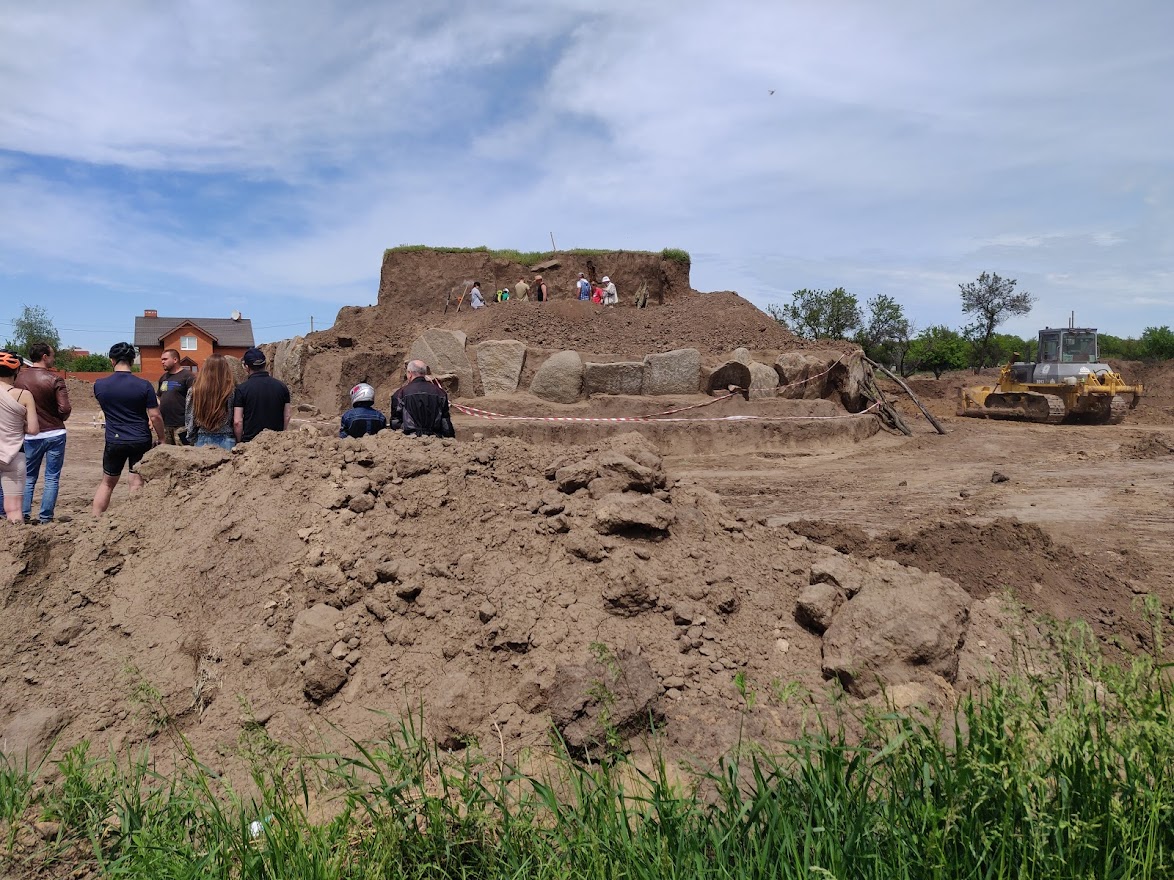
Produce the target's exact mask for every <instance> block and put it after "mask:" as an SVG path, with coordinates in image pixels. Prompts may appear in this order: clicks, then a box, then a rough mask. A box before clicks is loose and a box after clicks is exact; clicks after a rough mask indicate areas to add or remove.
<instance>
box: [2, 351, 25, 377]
mask: <svg viewBox="0 0 1174 880" xmlns="http://www.w3.org/2000/svg"><path fill="white" fill-rule="evenodd" d="M20 367H21V360H20V357H19V356H17V355H15V354H13V353H12V352H10V351H0V371H3V372H0V375H3V376H15V375H16V373H17V371H18V370H19V369H20Z"/></svg>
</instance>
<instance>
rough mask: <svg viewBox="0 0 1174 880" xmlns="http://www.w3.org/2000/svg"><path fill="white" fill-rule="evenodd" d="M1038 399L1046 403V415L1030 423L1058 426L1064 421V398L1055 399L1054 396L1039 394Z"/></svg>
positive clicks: (1065, 409) (1066, 412)
mask: <svg viewBox="0 0 1174 880" xmlns="http://www.w3.org/2000/svg"><path fill="white" fill-rule="evenodd" d="M1040 397H1042V398H1043V399H1044V400H1046V401H1047V404H1048V414H1047V415H1046V416H1045V417H1044V418H1042V419H1040V418H1037V419H1033V420H1032V421H1035V422H1037V423H1039V424H1043V425H1058V424H1060V423H1061V422H1062V421H1064V418H1065V417H1066V416H1067V415H1068V407H1066V406H1064V398H1062V397H1057V396H1056V395H1055V394H1041V395H1040Z"/></svg>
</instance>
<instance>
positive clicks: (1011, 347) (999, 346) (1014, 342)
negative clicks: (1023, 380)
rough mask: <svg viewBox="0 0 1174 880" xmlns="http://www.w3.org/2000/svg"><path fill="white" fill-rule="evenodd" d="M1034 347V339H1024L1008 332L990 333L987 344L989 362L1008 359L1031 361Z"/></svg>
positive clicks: (1034, 352)
mask: <svg viewBox="0 0 1174 880" xmlns="http://www.w3.org/2000/svg"><path fill="white" fill-rule="evenodd" d="M1036 347H1037V341H1036V340H1035V339H1025V338H1023V337H1021V336H1014V335H1012V334H1010V333H992V334H991V338H990V343H989V344H988V350H989V351H990V353H991V355H992V358H991V363H996V364H1001V363H1003V362H1004V361H1009V360H1022V361H1033V360H1035V354H1036ZM1016 355H1018V357H1016Z"/></svg>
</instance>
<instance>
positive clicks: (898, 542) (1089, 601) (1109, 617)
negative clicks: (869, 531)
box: [790, 518, 1150, 650]
mask: <svg viewBox="0 0 1174 880" xmlns="http://www.w3.org/2000/svg"><path fill="white" fill-rule="evenodd" d="M790 527H791V529H792V530H793V531H795V532H796V533H798V534H801V535H805V536H807V537H809V538H810V539H811V540H813V541H819V542H822V543H826V544H828V545H829V546H832V547H835V548H836V549H837V550H839V551H841V552H844V553H853V554H856V555H859V556H864V557H869V558H883V559H892V560H896V561H897V562H900V563H902V564H904V565H908V566H913V567H916V568H920V569H923V570H925V571H935V572H938V573H940V574H942V575H945V576H946V577H948V578H951V579H952V580H954V581H957V583H958V584H959V585H960V586H961V587H962V588H963V589H964V590H966V592H967V593H969V594H970V595H971V596H972V597H973V598H975V599H984V598H986V597H988V596H992V595H998V594H1001V593H1004V592H1010V593H1011V594H1013V595H1014V597H1015V599H1016V600H1017V601H1019V602H1021V603H1022V604H1023V605H1024V606H1025V607H1026V608H1028V609H1030V610H1032V611H1035V612H1039V613H1042V614H1047V615H1049V616H1051V617H1053V618H1056V619H1082V620H1085V621H1087V622H1088V623H1089V624H1090V625H1091V626H1092V627H1093V629H1094V631H1095V632H1096V633H1097V634H1098V636H1099V637H1100V638H1101V639H1102V640H1103V641H1104V642H1106V643H1109V644H1113V645H1116V646H1118V647H1125V648H1127V649H1130V650H1134V649H1137V648H1141V647H1148V646H1149V645H1150V632H1149V628H1148V626H1147V625H1146V623H1145V621H1144V619H1143V617H1142V615H1141V614H1140V613H1139V611H1138V608H1137V607H1136V602H1135V600H1136V597H1137V594H1139V593H1143V592H1147V590H1146V589H1144V588H1142V587H1141V586H1140V584H1139V583H1138V581H1137V578H1139V577H1140V576H1142V575H1143V574H1144V572H1143V571H1142V570H1141V569H1139V567H1138V566H1137V565H1135V564H1134V563H1133V561H1132V560H1131V559H1130V557H1129V556H1128V555H1125V554H1121V553H1118V552H1115V551H1113V550H1108V549H1103V548H1102V547H1101V546H1100V545H1097V549H1096V550H1095V552H1094V551H1092V550H1088V551H1085V552H1083V553H1081V552H1078V551H1077V550H1074V549H1073V548H1071V547H1068V546H1065V545H1063V544H1060V543H1058V542H1055V541H1053V540H1052V539H1051V538H1050V537H1049V536H1048V535H1047V533H1046V532H1044V531H1043V529H1041V528H1040V527H1039V526H1036V525H1032V524H1029V523H1022V522H1019V521H1018V520H1014V519H1004V518H999V519H995V520H994V521H993V522H989V523H985V524H979V523H974V522H950V523H945V522H943V523H939V524H937V525H936V526H932V527H930V528H927V529H923V530H921V531H917V532H914V533H912V534H910V533H907V532H905V531H901V530H894V531H891V532H888V533H887V534H884V535H881V536H879V537H877V538H875V539H872V540H870V539H869V538H868V536H867V535H866V534H865V533H864V532H863V531H861V530H860V529H858V528H854V527H852V526H842V525H838V524H835V523H827V522H793V523H791V524H790ZM1135 587H1136V588H1137V589H1135Z"/></svg>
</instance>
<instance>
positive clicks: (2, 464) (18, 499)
mask: <svg viewBox="0 0 1174 880" xmlns="http://www.w3.org/2000/svg"><path fill="white" fill-rule="evenodd" d="M21 364H22V361H21V359H20V358H19V357H18V356H16V355H15V354H13V353H12V352H10V351H0V495H3V497H4V516H5V517H7V518H8V520H9V521H10V522H14V523H18V522H20V521H21V520H22V519H23V517H22V516H21V506H22V505H23V503H24V481H25V472H24V471H25V468H24V435H25V434H39V433H40V432H41V426H40V424H39V423H38V422H37V405H36V403H34V402H33V396H32V395H31V394H29V392H27V391H25V390H24V389H23V388H17V387H16V385H15V382H16V374H17V373H19V372H20V368H21Z"/></svg>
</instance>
